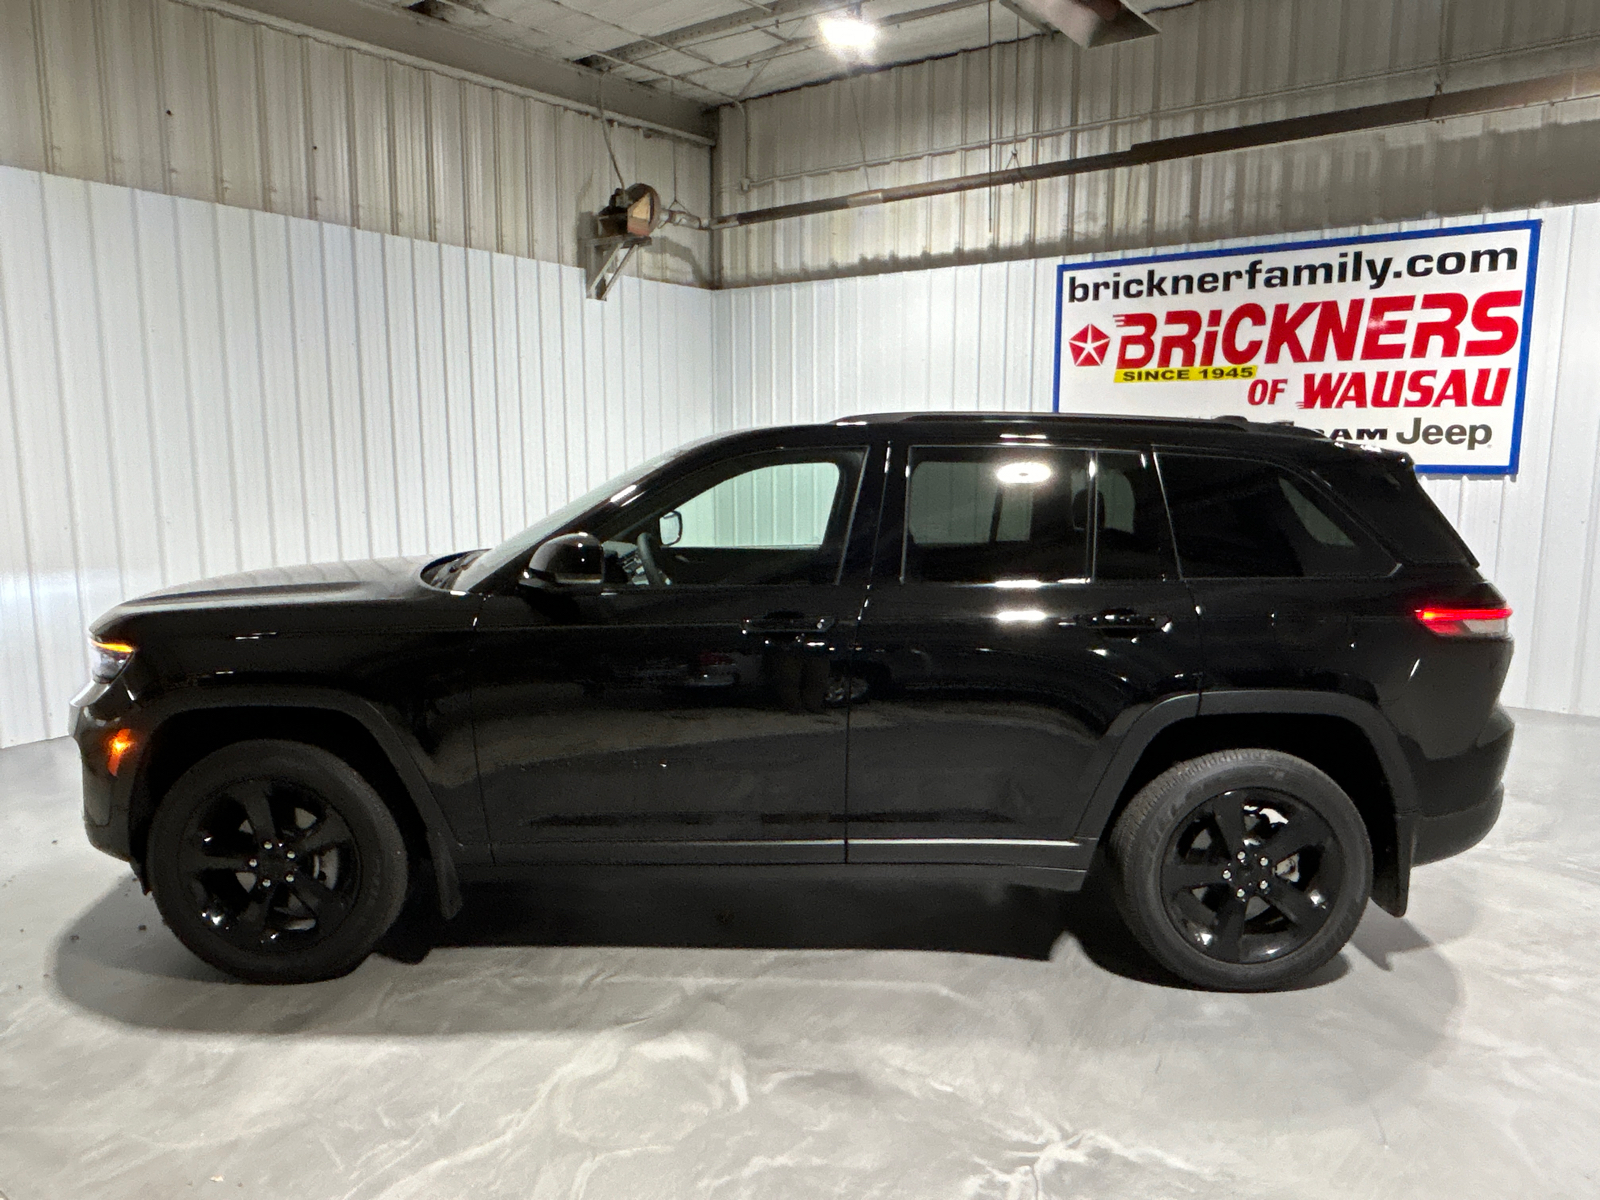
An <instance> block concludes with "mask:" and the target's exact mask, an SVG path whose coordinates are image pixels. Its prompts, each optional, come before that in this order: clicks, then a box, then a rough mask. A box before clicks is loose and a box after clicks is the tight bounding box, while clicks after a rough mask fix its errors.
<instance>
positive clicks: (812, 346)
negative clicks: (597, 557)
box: [713, 204, 1600, 716]
mask: <svg viewBox="0 0 1600 1200" xmlns="http://www.w3.org/2000/svg"><path fill="white" fill-rule="evenodd" d="M1530 215H1537V216H1540V217H1542V218H1543V219H1544V232H1543V238H1542V244H1541V250H1540V263H1539V285H1538V287H1539V294H1538V298H1537V308H1536V310H1535V318H1534V326H1533V341H1532V347H1533V352H1532V358H1531V360H1530V363H1529V375H1528V392H1527V404H1526V417H1525V425H1524V430H1523V449H1522V470H1521V474H1520V475H1519V476H1517V478H1515V479H1472V480H1444V479H1436V480H1429V481H1427V487H1428V490H1429V491H1430V492H1431V493H1432V494H1433V495H1434V496H1435V498H1436V499H1437V500H1438V501H1439V503H1440V505H1441V507H1443V509H1444V510H1445V512H1446V513H1447V514H1448V515H1449V516H1450V518H1451V520H1453V521H1454V522H1455V524H1456V526H1457V528H1458V529H1460V530H1461V532H1462V534H1463V535H1464V536H1465V537H1466V539H1467V541H1468V543H1470V544H1471V546H1472V548H1473V550H1474V551H1475V552H1476V553H1477V554H1478V556H1479V557H1480V558H1481V559H1482V560H1483V566H1484V570H1485V572H1486V573H1487V574H1488V575H1489V577H1490V578H1492V579H1494V580H1495V582H1496V583H1498V584H1499V585H1500V587H1501V589H1502V590H1503V591H1504V592H1505V593H1506V595H1507V597H1508V598H1509V599H1510V601H1511V603H1512V604H1513V606H1515V609H1516V615H1515V617H1514V618H1513V628H1514V632H1515V635H1516V638H1517V642H1518V647H1517V654H1516V658H1515V660H1514V663H1513V666H1512V669H1511V676H1510V678H1509V680H1508V681H1507V686H1506V691H1505V697H1506V700H1507V702H1508V703H1512V704H1519V705H1527V706H1530V707H1533V708H1542V709H1548V710H1551V711H1555V712H1575V713H1584V714H1587V715H1590V716H1600V404H1597V403H1596V402H1595V394H1596V388H1595V380H1596V379H1600V338H1597V337H1596V336H1595V335H1594V331H1595V330H1596V329H1600V289H1597V288H1596V287H1595V280H1596V279H1600V204H1587V205H1579V206H1569V207H1562V208H1551V209H1544V210H1540V211H1538V212H1537V213H1533V212H1529V211H1523V212H1514V213H1505V214H1498V215H1497V216H1495V217H1494V218H1493V219H1506V218H1520V217H1526V216H1530ZM1450 223H1461V222H1443V221H1431V222H1411V223H1408V224H1405V225H1391V226H1387V227H1370V226H1369V227H1364V228H1363V229H1362V230H1361V232H1377V231H1379V229H1380V228H1390V229H1397V228H1419V227H1430V226H1437V225H1442V224H1450ZM1333 232H1334V233H1335V234H1336V233H1337V232H1356V230H1353V229H1351V230H1345V231H1333ZM1212 244H1215V243H1212ZM1182 248H1185V249H1199V248H1201V247H1200V246H1186V247H1182ZM1060 261H1062V260H1060V259H1052V260H1030V261H1021V262H1000V263H990V264H981V265H971V266H960V267H945V268H938V269H933V270H925V271H910V272H901V273H898V274H886V275H872V276H864V277H856V278H848V279H828V280H817V281H811V282H804V283H790V284H777V285H771V286H765V287H751V288H741V289H737V290H730V291H723V292H716V293H714V294H713V318H714V322H715V333H714V336H715V341H716V358H717V380H718V393H717V406H716V423H717V425H718V427H719V428H733V427H739V426H748V425H767V424H782V423H786V422H791V421H816V420H828V419H832V418H835V417H840V416H845V415H848V414H851V413H861V412H883V411H895V410H911V409H995V410H1035V411H1048V409H1049V408H1050V396H1051V375H1052V371H1053V362H1054V353H1055V341H1054V338H1055V330H1054V314H1055V308H1054V305H1055V268H1056V264H1057V263H1058V262H1060Z"/></svg>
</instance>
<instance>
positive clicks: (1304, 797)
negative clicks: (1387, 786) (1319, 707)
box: [1106, 749, 1372, 991]
mask: <svg viewBox="0 0 1600 1200" xmlns="http://www.w3.org/2000/svg"><path fill="white" fill-rule="evenodd" d="M1106 857H1107V863H1108V865H1109V866H1110V868H1111V870H1112V872H1113V874H1114V875H1115V877H1116V885H1117V886H1116V897H1117V905H1118V908H1119V909H1120V910H1121V912H1122V915H1123V919H1124V920H1125V921H1126V923H1127V925H1128V928H1129V929H1130V930H1131V931H1132V932H1133V934H1134V936H1135V937H1136V938H1137V939H1138V940H1139V942H1140V944H1142V945H1143V946H1144V947H1145V949H1146V950H1148V951H1149V952H1150V953H1151V955H1152V956H1153V957H1154V958H1155V959H1156V960H1157V961H1159V962H1160V963H1161V964H1162V965H1163V966H1164V967H1166V968H1167V969H1168V970H1170V971H1172V972H1173V973H1174V974H1176V975H1178V976H1180V977H1181V978H1183V979H1185V980H1187V981H1188V982H1190V983H1194V984H1198V985H1200V986H1202V987H1210V988H1218V989H1222V990H1229V991H1265V990H1270V989H1273V988H1279V987H1283V986H1285V985H1287V984H1290V983H1293V982H1295V981H1296V980H1299V979H1302V978H1304V977H1305V976H1306V975H1308V974H1310V973H1311V972H1313V971H1315V970H1316V969H1317V968H1318V967H1320V966H1322V965H1323V964H1324V963H1326V962H1327V961H1328V960H1329V959H1331V958H1332V957H1333V956H1334V955H1335V954H1337V953H1338V952H1339V950H1340V949H1341V948H1342V947H1343V946H1344V944H1345V942H1346V941H1348V940H1349V938H1350V935H1351V934H1352V933H1353V932H1354V931H1355V927H1356V925H1357V924H1358V923H1359V921H1360V920H1361V915H1362V913H1363V911H1364V910H1365V908H1366V903H1367V897H1368V895H1369V894H1370V892H1371V890H1372V847H1371V841H1370V839H1369V837H1368V834H1367V828H1366V823H1365V822H1364V821H1363V820H1362V817H1361V814H1360V813H1359V812H1358V811H1357V810H1356V807H1355V805H1354V804H1353V803H1352V802H1351V800H1350V797H1349V796H1347V795H1345V793H1344V791H1343V789H1341V788H1340V787H1339V785H1338V784H1337V783H1335V782H1334V781H1333V780H1332V779H1330V778H1329V777H1328V776H1327V775H1326V774H1325V773H1324V772H1322V771H1321V770H1319V769H1318V768H1316V767H1315V766H1313V765H1312V764H1311V763H1308V762H1306V761H1305V760H1303V759H1300V758H1296V757H1294V756H1293V755H1289V754H1285V753H1282V752H1281V751H1277V750H1263V749H1239V750H1222V751H1217V752H1215V753H1212V754H1206V755H1203V756H1201V757H1199V758H1195V759H1190V760H1188V761H1187V762H1181V763H1178V764H1176V765H1175V766H1173V767H1171V768H1170V769H1169V770H1167V771H1166V772H1164V773H1163V774H1161V775H1160V776H1158V777H1157V778H1155V779H1154V780H1152V781H1151V782H1150V783H1148V784H1146V785H1145V787H1144V788H1142V789H1141V790H1140V791H1139V793H1138V794H1137V795H1136V796H1134V797H1133V799H1132V800H1130V801H1129V803H1128V806H1127V808H1125V809H1124V810H1123V812H1122V814H1121V816H1119V817H1118V818H1117V822H1116V825H1115V826H1114V828H1113V829H1112V832H1111V837H1110V839H1109V841H1108V842H1107V845H1106Z"/></svg>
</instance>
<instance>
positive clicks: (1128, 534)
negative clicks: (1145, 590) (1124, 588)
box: [1094, 450, 1176, 579]
mask: <svg viewBox="0 0 1600 1200" xmlns="http://www.w3.org/2000/svg"><path fill="white" fill-rule="evenodd" d="M1094 490H1095V496H1096V498H1097V504H1096V511H1095V518H1096V525H1097V529H1096V532H1095V548H1094V577H1095V578H1096V579H1165V578H1167V577H1168V576H1170V575H1173V574H1175V573H1176V572H1175V571H1174V569H1173V562H1172V546H1171V541H1172V539H1171V537H1170V535H1169V533H1168V530H1167V510H1166V506H1165V505H1164V504H1162V502H1161V481H1160V480H1159V479H1158V478H1157V477H1156V469H1155V460H1154V459H1153V458H1152V457H1151V455H1149V454H1146V453H1139V452H1127V451H1120V450H1116V451H1113V450H1101V451H1099V452H1098V453H1097V454H1096V455H1095V470H1094Z"/></svg>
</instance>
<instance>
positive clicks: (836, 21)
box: [817, 15, 878, 52]
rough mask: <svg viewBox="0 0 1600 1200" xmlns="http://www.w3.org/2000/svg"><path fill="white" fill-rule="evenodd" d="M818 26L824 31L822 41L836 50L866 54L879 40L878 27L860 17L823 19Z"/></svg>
mask: <svg viewBox="0 0 1600 1200" xmlns="http://www.w3.org/2000/svg"><path fill="white" fill-rule="evenodd" d="M817 26H818V28H820V29H821V30H822V40H823V41H825V42H827V43H828V45H830V46H832V47H833V48H834V49H835V50H854V51H858V52H865V51H867V50H871V49H872V46H873V43H874V42H876V41H877V40H878V29H877V26H875V25H872V24H871V23H869V22H867V21H863V20H862V19H861V18H860V17H859V16H853V15H847V16H842V17H823V18H822V19H821V20H820V21H818V22H817Z"/></svg>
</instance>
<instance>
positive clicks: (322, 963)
mask: <svg viewBox="0 0 1600 1200" xmlns="http://www.w3.org/2000/svg"><path fill="white" fill-rule="evenodd" d="M254 779H272V780H279V781H282V782H285V783H292V784H293V785H294V786H296V787H298V788H303V789H305V790H307V791H310V792H313V793H315V794H316V795H317V796H318V797H319V798H320V799H321V800H322V801H323V802H324V803H325V804H327V805H328V806H329V807H330V808H332V809H334V810H335V811H336V812H337V813H338V814H339V816H340V817H341V818H343V820H344V822H345V824H346V825H347V826H348V827H349V829H350V832H351V835H352V837H353V839H354V841H355V844H356V852H357V855H358V857H359V860H360V867H359V869H360V884H359V888H358V890H357V893H356V897H355V902H354V904H353V905H352V906H351V909H350V912H349V913H348V915H346V917H345V919H344V920H343V922H341V924H340V925H339V927H338V928H337V929H335V930H334V931H333V933H332V934H330V935H329V936H328V937H327V938H326V939H324V940H322V941H320V942H318V943H316V944H315V945H313V946H309V947H306V948H305V949H303V950H293V951H281V950H280V951H266V952H251V951H248V950H243V949H240V948H239V947H237V946H234V945H232V944H230V943H229V942H227V941H225V940H224V939H222V938H221V937H219V936H218V935H217V934H216V932H215V931H214V930H212V929H211V928H210V926H209V925H208V924H207V923H206V922H205V921H204V920H203V918H202V917H201V915H200V913H199V911H198V910H197V909H196V906H195V904H194V900H193V897H192V895H191V893H190V890H189V882H188V880H187V879H186V878H185V877H184V876H183V875H182V873H181V872H180V871H179V870H178V865H177V864H178V850H179V848H180V845H181V839H182V837H183V833H184V829H185V827H186V826H187V825H188V823H189V821H190V819H191V817H192V816H193V814H194V813H195V811H196V810H197V809H198V808H199V807H200V806H201V805H203V804H205V803H206V802H208V801H209V800H210V799H211V797H212V796H214V795H215V794H216V793H217V792H218V791H221V790H223V789H225V788H227V787H229V786H231V785H233V784H236V783H242V782H244V781H246V780H254ZM145 870H146V876H147V878H148V879H149V881H150V889H151V891H152V893H153V894H154V896H155V901H156V907H157V908H158V909H160V911H161V916H162V919H163V920H165V921H166V923H167V926H168V927H169V928H170V929H171V930H172V931H173V933H174V934H176V935H177V937H178V940H179V941H181V942H183V944H184V945H185V946H187V947H188V948H189V949H190V950H191V951H193V952H194V954H196V955H197V956H198V957H200V958H201V959H203V960H205V961H206V962H208V963H210V964H211V965H212V966H214V967H216V968H217V969H218V970H221V971H225V972H227V973H228V974H230V975H233V976H235V977H237V978H239V979H243V980H246V981H248V982H252V983H305V982H311V981H314V980H319V979H331V978H333V977H335V976H338V975H343V974H345V973H347V972H349V971H351V970H353V969H354V968H355V967H356V966H358V965H359V964H360V963H361V961H362V960H363V959H365V958H366V957H367V955H368V954H370V953H371V951H372V948H373V947H374V946H375V945H376V944H377V943H378V940H379V939H380V938H381V937H382V936H383V935H384V933H385V932H387V931H388V929H389V927H390V926H391V925H392V924H393V923H394V921H395V918H396V917H397V916H398V915H399V912H400V908H401V906H402V905H403V904H404V902H405V896H406V886H407V879H408V862H407V854H406V847H405V840H404V838H403V837H402V836H401V833H400V829H399V827H398V826H397V825H396V824H395V820H394V817H393V815H392V814H391V813H390V812H389V809H388V807H387V806H386V805H385V804H384V803H383V800H382V799H381V798H380V797H379V795H378V793H377V792H376V791H374V790H373V788H372V786H371V785H370V784H369V783H368V782H367V781H366V780H365V779H364V778H362V776H361V775H360V774H359V773H358V772H357V771H356V770H355V769H354V768H352V767H351V766H350V765H349V764H348V763H346V762H345V761H344V760H343V759H340V758H338V757H337V756H336V755H334V754H331V753H330V752H328V751H326V750H323V749H321V748H320V747H316V746H310V745H306V744H304V743H299V742H289V741H276V740H258V741H250V742H238V743H235V744H234V745H231V746H226V747H224V748H223V749H221V750H217V751H215V752H213V753H212V754H209V755H207V756H206V757H205V758H203V759H201V760H200V761H199V762H198V763H196V764H195V765H194V766H192V767H190V768H189V770H188V771H186V772H185V773H184V774H183V775H182V776H181V777H180V778H179V779H178V781H177V782H176V783H175V784H173V786H172V787H171V788H170V789H169V790H168V792H167V794H166V795H165V796H164V797H163V798H162V800H161V803H160V805H159V807H158V808H157V809H156V814H155V818H154V820H153V821H152V822H151V826H150V835H149V838H148V840H147V842H146V852H145Z"/></svg>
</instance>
